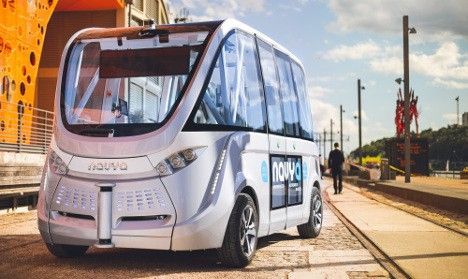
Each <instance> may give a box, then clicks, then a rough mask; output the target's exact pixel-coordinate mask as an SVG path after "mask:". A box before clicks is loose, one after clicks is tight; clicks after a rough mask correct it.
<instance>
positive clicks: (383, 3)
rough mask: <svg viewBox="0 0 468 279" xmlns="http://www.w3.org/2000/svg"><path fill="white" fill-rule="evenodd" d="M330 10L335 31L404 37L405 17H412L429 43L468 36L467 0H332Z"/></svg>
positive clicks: (332, 27) (331, 25)
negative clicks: (399, 34)
mask: <svg viewBox="0 0 468 279" xmlns="http://www.w3.org/2000/svg"><path fill="white" fill-rule="evenodd" d="M329 7H330V9H331V10H332V11H333V12H334V13H335V15H336V19H335V21H333V22H332V23H331V24H330V26H329V28H330V29H331V30H338V31H356V30H360V31H372V32H375V33H401V30H402V16H403V15H409V21H410V25H411V26H415V27H416V29H417V30H418V33H419V34H421V35H424V36H423V37H426V38H427V39H429V38H432V39H434V40H441V39H446V38H447V36H453V35H457V36H462V37H467V36H468V28H466V26H468V16H467V14H468V2H467V1H466V0H445V1H443V2H441V1H440V0H418V1H415V0H413V1H408V0H380V1H375V0H359V1H353V0H331V1H330V2H329Z"/></svg>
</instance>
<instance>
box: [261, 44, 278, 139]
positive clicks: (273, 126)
mask: <svg viewBox="0 0 468 279" xmlns="http://www.w3.org/2000/svg"><path fill="white" fill-rule="evenodd" d="M257 42H258V52H259V57H260V64H261V66H262V73H263V82H264V84H265V98H266V103H267V113H268V128H269V130H270V132H272V133H275V134H280V135H282V134H283V131H284V127H283V115H282V114H283V112H282V111H281V109H282V108H281V97H280V92H279V82H278V73H277V71H276V66H275V57H274V53H273V48H272V46H270V45H268V44H266V43H264V42H263V41H260V40H257Z"/></svg>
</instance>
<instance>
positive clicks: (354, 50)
mask: <svg viewBox="0 0 468 279" xmlns="http://www.w3.org/2000/svg"><path fill="white" fill-rule="evenodd" d="M380 51H381V48H380V47H379V46H378V45H377V44H376V43H374V42H373V41H369V42H365V43H358V44H354V45H351V46H348V45H340V46H338V47H335V48H333V49H330V50H328V51H327V52H325V54H324V55H323V58H325V59H329V60H333V61H335V62H338V61H344V60H350V59H351V60H356V59H363V58H366V57H373V56H375V55H377V54H378V53H379V52H380Z"/></svg>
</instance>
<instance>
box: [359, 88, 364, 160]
mask: <svg viewBox="0 0 468 279" xmlns="http://www.w3.org/2000/svg"><path fill="white" fill-rule="evenodd" d="M363 89H365V87H364V86H361V79H358V80H357V90H358V126H359V149H358V150H359V151H358V154H359V165H361V166H362V130H361V122H362V118H361V90H363Z"/></svg>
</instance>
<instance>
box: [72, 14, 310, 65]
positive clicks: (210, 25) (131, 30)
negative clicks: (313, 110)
mask: <svg viewBox="0 0 468 279" xmlns="http://www.w3.org/2000/svg"><path fill="white" fill-rule="evenodd" d="M146 28H147V27H146V26H134V27H118V28H90V29H86V30H83V31H81V33H80V34H79V35H78V36H77V37H76V40H87V39H100V38H112V37H127V38H130V39H138V38H140V37H141V36H140V35H139V34H140V32H141V31H142V30H144V29H146ZM155 28H156V30H167V31H172V32H195V31H208V32H210V33H213V32H215V31H217V30H222V31H221V32H223V33H224V34H227V33H229V32H230V31H231V30H235V29H238V30H241V31H244V32H246V33H249V34H252V35H256V36H257V37H258V38H259V39H261V40H262V41H264V42H266V43H268V44H271V45H272V46H273V47H274V48H276V49H278V50H280V51H281V52H284V53H285V54H287V55H288V56H289V57H291V59H293V60H294V61H295V62H297V63H298V64H299V65H301V67H302V63H301V61H300V60H299V59H298V58H297V57H296V56H295V55H294V54H292V53H291V52H290V51H289V50H288V49H286V48H285V47H283V46H282V45H280V44H279V43H277V42H276V41H274V40H273V39H271V38H270V37H268V36H267V35H265V34H263V33H262V32H260V31H258V30H256V29H254V28H252V27H250V26H248V25H247V24H244V23H242V22H240V21H238V20H235V19H232V18H229V19H225V20H217V21H205V22H189V23H176V24H164V25H156V27H155Z"/></svg>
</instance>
